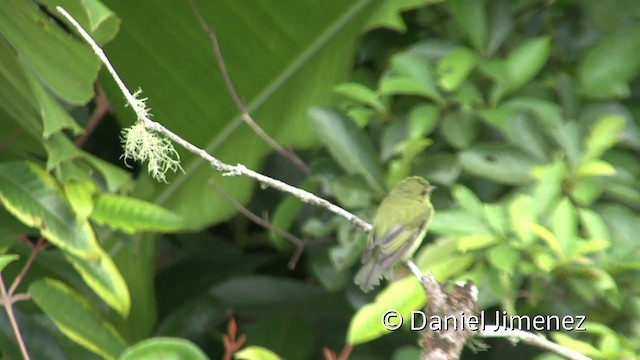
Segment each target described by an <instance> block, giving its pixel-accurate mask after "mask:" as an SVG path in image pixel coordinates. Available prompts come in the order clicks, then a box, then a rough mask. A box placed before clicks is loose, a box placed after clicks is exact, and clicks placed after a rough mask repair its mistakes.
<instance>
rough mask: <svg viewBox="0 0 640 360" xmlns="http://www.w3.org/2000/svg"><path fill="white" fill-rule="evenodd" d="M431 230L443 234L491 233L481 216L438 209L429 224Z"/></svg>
mask: <svg viewBox="0 0 640 360" xmlns="http://www.w3.org/2000/svg"><path fill="white" fill-rule="evenodd" d="M429 231H430V232H433V233H437V234H442V235H460V236H463V235H470V234H477V233H480V234H491V231H490V230H489V229H488V228H487V226H486V225H485V224H484V223H483V222H482V220H481V218H479V217H477V216H474V215H473V214H470V213H468V212H466V211H459V210H442V211H436V213H435V215H434V216H433V220H432V221H431V225H429Z"/></svg>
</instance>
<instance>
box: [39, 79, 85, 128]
mask: <svg viewBox="0 0 640 360" xmlns="http://www.w3.org/2000/svg"><path fill="white" fill-rule="evenodd" d="M27 77H28V78H29V80H30V83H31V89H33V94H34V95H35V98H36V100H37V102H38V103H39V105H40V114H41V116H42V123H43V127H44V129H43V131H42V137H43V138H45V139H47V138H48V137H49V136H51V134H54V133H56V132H59V131H62V130H63V129H69V130H71V131H72V132H73V134H74V135H78V134H81V133H82V132H83V131H84V130H83V129H82V128H81V127H80V126H79V125H78V124H77V123H76V121H75V120H73V118H72V117H71V115H69V113H68V112H66V111H65V110H64V109H63V108H62V106H61V105H60V104H59V103H58V102H57V101H56V100H55V99H54V98H53V97H52V96H51V94H49V93H48V92H47V91H46V90H45V89H44V87H43V86H42V85H41V84H40V83H39V82H38V80H36V79H34V78H33V76H31V75H28V76H27Z"/></svg>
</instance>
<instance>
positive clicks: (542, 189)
mask: <svg viewBox="0 0 640 360" xmlns="http://www.w3.org/2000/svg"><path fill="white" fill-rule="evenodd" d="M566 175H567V169H566V166H565V164H564V162H563V161H562V160H560V159H556V160H555V161H554V162H553V163H551V164H549V165H546V166H544V167H538V168H536V169H535V171H534V173H533V176H534V177H535V178H536V184H535V186H534V188H533V203H532V205H534V209H535V211H536V214H537V215H546V214H547V211H549V210H550V208H551V205H553V204H554V203H556V202H557V201H558V200H559V199H560V194H561V193H562V183H563V181H564V178H565V176H566Z"/></svg>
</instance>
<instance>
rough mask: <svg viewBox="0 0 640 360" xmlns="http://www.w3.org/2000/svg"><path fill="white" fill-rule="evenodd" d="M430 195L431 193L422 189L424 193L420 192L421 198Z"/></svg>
mask: <svg viewBox="0 0 640 360" xmlns="http://www.w3.org/2000/svg"><path fill="white" fill-rule="evenodd" d="M428 193H429V191H428V190H427V189H422V191H421V192H420V196H427V194H428Z"/></svg>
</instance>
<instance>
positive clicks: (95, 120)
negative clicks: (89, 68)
mask: <svg viewBox="0 0 640 360" xmlns="http://www.w3.org/2000/svg"><path fill="white" fill-rule="evenodd" d="M95 88H96V97H95V101H96V108H95V109H94V110H93V113H92V114H91V117H90V118H89V121H88V122H87V126H86V127H85V129H84V134H82V135H80V136H78V137H77V138H76V140H75V144H76V146H77V147H82V146H83V145H84V143H85V142H87V140H88V139H89V137H90V136H91V134H92V133H93V132H94V131H95V129H96V127H98V124H100V121H102V119H103V118H104V115H105V114H106V113H107V111H109V101H108V100H107V96H106V95H105V93H104V90H103V89H102V86H100V85H99V84H97V83H96V86H95Z"/></svg>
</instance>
